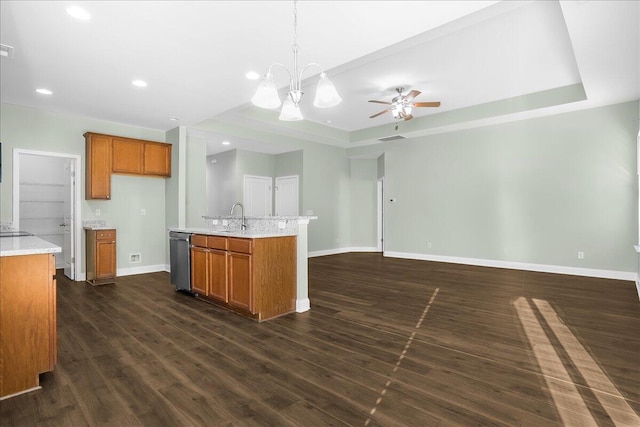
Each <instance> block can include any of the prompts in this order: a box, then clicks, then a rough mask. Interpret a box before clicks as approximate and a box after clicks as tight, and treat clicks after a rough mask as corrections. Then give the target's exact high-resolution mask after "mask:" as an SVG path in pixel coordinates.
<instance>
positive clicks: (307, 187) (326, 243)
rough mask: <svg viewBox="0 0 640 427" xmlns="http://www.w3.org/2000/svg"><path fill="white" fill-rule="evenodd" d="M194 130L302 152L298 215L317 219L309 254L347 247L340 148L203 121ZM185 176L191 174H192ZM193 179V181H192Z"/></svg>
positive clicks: (344, 165) (345, 173)
mask: <svg viewBox="0 0 640 427" xmlns="http://www.w3.org/2000/svg"><path fill="white" fill-rule="evenodd" d="M294 126H295V124H294ZM196 128H197V129H199V130H204V131H207V130H209V131H213V132H216V133H218V134H223V135H228V136H230V137H232V136H239V137H243V138H247V139H252V140H255V141H264V142H265V143H269V144H275V145H281V146H283V147H286V148H287V149H291V150H302V162H301V163H300V164H301V165H304V167H302V169H303V173H302V176H301V177H300V186H301V188H302V193H301V195H302V196H301V198H302V200H301V207H302V209H301V212H300V213H301V214H302V215H306V214H307V212H308V211H313V215H317V216H318V220H314V221H312V222H311V223H310V224H309V251H310V252H313V251H321V250H331V249H335V248H338V247H349V246H351V242H350V241H349V234H350V232H349V228H350V224H351V219H350V213H349V212H350V207H349V205H350V202H349V161H348V159H347V158H346V156H345V153H346V150H345V149H344V148H340V147H335V146H330V145H326V144H320V143H315V142H312V141H308V140H302V139H297V138H293V137H288V136H283V135H277V134H272V133H269V132H264V131H260V130H255V129H251V128H249V127H245V126H235V125H233V124H229V123H223V122H219V121H217V120H207V121H206V122H203V123H200V124H199V125H198V126H197V127H196ZM188 173H189V174H190V175H192V174H193V172H192V171H189V172H188ZM195 180H197V178H194V181H195ZM201 181H202V182H203V185H204V178H201ZM203 191H204V189H203ZM203 194H204V193H203ZM338 240H340V241H339V242H338Z"/></svg>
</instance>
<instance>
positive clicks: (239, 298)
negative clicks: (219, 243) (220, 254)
mask: <svg viewBox="0 0 640 427" xmlns="http://www.w3.org/2000/svg"><path fill="white" fill-rule="evenodd" d="M229 304H231V305H233V306H235V307H238V308H241V309H244V310H247V311H250V312H252V313H253V286H252V277H251V255H249V254H241V253H237V252H229Z"/></svg>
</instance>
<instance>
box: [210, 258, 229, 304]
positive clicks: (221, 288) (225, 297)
mask: <svg viewBox="0 0 640 427" xmlns="http://www.w3.org/2000/svg"><path fill="white" fill-rule="evenodd" d="M209 296H210V297H211V298H213V299H216V300H218V301H222V302H225V303H226V302H229V291H228V286H227V251H222V250H217V249H213V250H210V251H209Z"/></svg>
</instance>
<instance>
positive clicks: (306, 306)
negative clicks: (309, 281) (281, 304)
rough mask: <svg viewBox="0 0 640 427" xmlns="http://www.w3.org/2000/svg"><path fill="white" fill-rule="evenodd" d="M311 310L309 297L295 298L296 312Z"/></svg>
mask: <svg viewBox="0 0 640 427" xmlns="http://www.w3.org/2000/svg"><path fill="white" fill-rule="evenodd" d="M309 310H311V302H310V301H309V298H303V299H298V300H296V313H304V312H305V311H309Z"/></svg>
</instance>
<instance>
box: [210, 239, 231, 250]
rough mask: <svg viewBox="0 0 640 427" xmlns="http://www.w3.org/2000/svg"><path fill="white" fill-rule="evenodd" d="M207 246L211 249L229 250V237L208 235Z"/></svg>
mask: <svg viewBox="0 0 640 427" xmlns="http://www.w3.org/2000/svg"><path fill="white" fill-rule="evenodd" d="M207 247H208V248H211V249H221V250H223V251H226V250H227V238H226V237H220V236H207Z"/></svg>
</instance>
